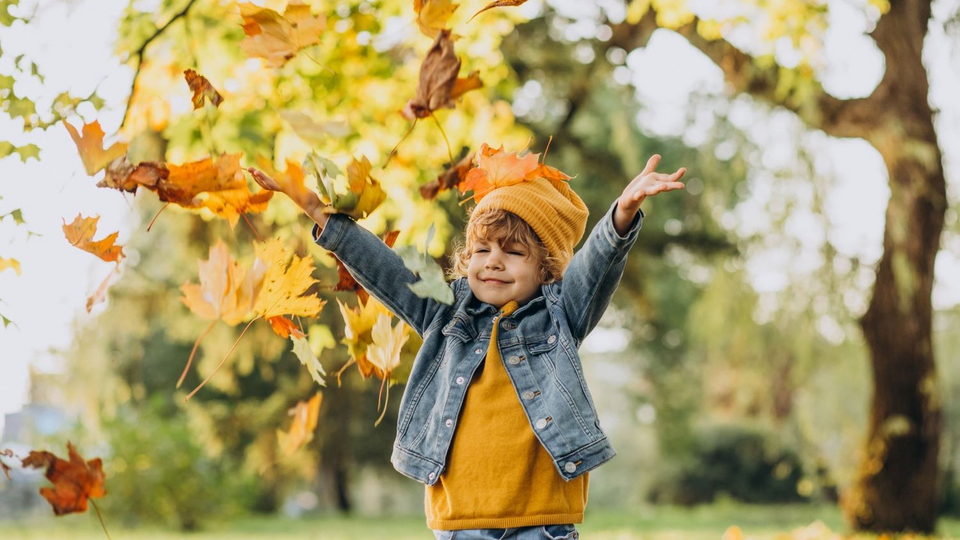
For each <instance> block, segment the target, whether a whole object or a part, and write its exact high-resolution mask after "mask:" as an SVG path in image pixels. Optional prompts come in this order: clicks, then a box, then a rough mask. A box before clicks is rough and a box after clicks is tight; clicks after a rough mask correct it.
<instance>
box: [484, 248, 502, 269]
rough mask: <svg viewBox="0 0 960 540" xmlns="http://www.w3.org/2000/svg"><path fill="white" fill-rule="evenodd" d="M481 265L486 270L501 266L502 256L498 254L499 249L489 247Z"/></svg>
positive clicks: (500, 267)
mask: <svg viewBox="0 0 960 540" xmlns="http://www.w3.org/2000/svg"><path fill="white" fill-rule="evenodd" d="M483 267H484V268H486V269H488V270H499V269H502V268H503V257H502V256H501V254H500V250H498V249H491V250H490V253H489V254H488V255H487V258H486V260H485V261H484V264H483Z"/></svg>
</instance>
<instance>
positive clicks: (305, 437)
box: [277, 392, 323, 456]
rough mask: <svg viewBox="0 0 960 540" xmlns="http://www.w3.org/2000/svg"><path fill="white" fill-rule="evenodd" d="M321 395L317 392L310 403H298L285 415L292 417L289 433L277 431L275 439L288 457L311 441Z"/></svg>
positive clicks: (318, 413)
mask: <svg viewBox="0 0 960 540" xmlns="http://www.w3.org/2000/svg"><path fill="white" fill-rule="evenodd" d="M321 401H323V394H322V393H321V392H317V393H316V394H315V395H314V396H313V397H312V398H310V401H300V402H298V403H297V404H296V406H294V407H293V408H292V409H290V410H289V411H288V413H287V414H289V415H290V416H292V417H293V422H291V423H290V431H288V432H284V431H281V430H279V429H278V430H277V439H279V441H280V448H281V449H282V450H283V453H284V454H286V455H288V456H290V455H293V453H294V452H296V451H297V450H299V449H300V448H302V447H303V446H304V445H305V444H307V443H308V442H310V441H312V440H313V432H314V431H315V430H316V429H317V420H318V419H319V418H320V402H321Z"/></svg>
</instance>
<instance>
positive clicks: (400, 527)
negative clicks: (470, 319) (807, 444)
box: [0, 504, 960, 540]
mask: <svg viewBox="0 0 960 540" xmlns="http://www.w3.org/2000/svg"><path fill="white" fill-rule="evenodd" d="M105 519H106V520H107V527H108V530H109V531H110V536H111V538H112V539H113V540H124V539H129V540H171V539H174V538H183V537H188V538H190V540H228V539H229V540H234V539H241V540H242V539H261V538H262V539H268V538H269V539H271V540H273V539H277V540H285V539H294V538H296V539H310V540H368V539H372V540H377V539H381V538H384V539H386V538H389V539H399V540H417V539H420V540H427V539H430V538H433V535H431V534H430V532H429V531H428V530H427V529H426V526H425V525H424V522H423V518H422V517H421V516H392V517H364V516H351V517H343V516H334V515H330V516H317V517H309V518H300V519H294V518H284V517H247V518H242V519H237V520H234V521H231V522H228V523H219V524H215V525H211V526H210V527H208V528H207V529H206V530H204V531H200V532H196V533H189V534H187V533H180V532H177V531H169V530H160V529H158V528H155V527H143V528H137V529H129V528H124V527H121V526H120V525H119V524H111V522H110V520H109V516H105ZM731 526H737V527H739V529H740V531H741V533H742V536H739V537H738V536H737V535H736V533H735V531H732V530H729V529H730V527H731ZM578 528H579V529H580V531H581V533H582V538H584V539H586V540H720V539H721V538H724V537H725V533H727V534H726V537H725V538H724V540H738V539H739V538H742V540H840V539H841V538H845V539H851V540H852V539H858V540H859V539H863V540H870V539H873V538H875V537H874V536H872V535H856V536H845V535H844V531H845V528H844V526H843V522H842V518H841V517H840V513H839V510H837V509H836V508H834V507H828V506H802V505H791V506H750V505H740V504H715V505H710V506H701V507H696V508H692V509H683V508H667V507H642V508H640V509H638V510H637V511H636V512H627V511H616V512H615V511H605V510H603V509H588V511H587V519H586V520H585V522H584V523H583V524H582V525H580V526H579V527H578ZM940 528H941V535H940V536H939V538H951V539H960V521H957V520H951V519H942V520H941V521H940ZM0 538H2V539H3V540H21V539H23V540H26V539H31V540H40V539H43V540H65V539H71V540H73V539H76V540H88V539H89V540H100V539H103V538H106V537H105V536H104V534H103V530H102V529H101V528H100V525H99V523H98V521H97V518H96V514H95V513H93V512H92V509H91V511H90V513H88V514H83V515H73V516H65V517H61V518H55V517H53V516H52V515H51V516H50V518H49V519H32V520H30V521H29V522H16V521H6V522H0ZM912 538H916V537H912Z"/></svg>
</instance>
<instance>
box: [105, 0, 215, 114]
mask: <svg viewBox="0 0 960 540" xmlns="http://www.w3.org/2000/svg"><path fill="white" fill-rule="evenodd" d="M196 1H197V0H189V1H188V2H187V5H185V6H184V7H183V9H182V10H180V12H179V13H177V14H175V15H174V16H173V17H171V18H170V20H169V21H167V22H166V24H164V25H163V26H161V27H159V28H157V31H156V32H154V33H153V34H152V35H151V36H150V37H148V38H147V39H146V40H144V42H143V43H142V44H141V45H140V48H139V49H137V50H136V52H134V53H133V56H134V57H135V58H136V59H137V69H136V71H135V72H134V73H133V82H131V83H130V97H129V98H127V107H126V109H124V111H123V121H122V122H120V127H121V128H123V126H124V124H126V123H127V116H128V115H129V114H130V104H131V102H132V101H133V93H134V91H135V90H136V89H137V80H138V79H139V78H140V68H141V67H143V55H144V53H146V50H147V45H150V43H151V42H153V40H155V39H157V38H158V37H160V36H161V35H162V34H163V33H164V32H165V31H166V30H167V28H169V27H170V25H171V24H173V23H174V22H176V21H177V20H178V19H181V18H183V17H186V15H187V13H188V12H189V11H190V8H192V7H193V4H195V3H196Z"/></svg>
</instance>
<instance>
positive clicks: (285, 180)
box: [257, 157, 317, 208]
mask: <svg viewBox="0 0 960 540" xmlns="http://www.w3.org/2000/svg"><path fill="white" fill-rule="evenodd" d="M257 168H259V169H260V170H262V171H263V172H264V173H266V174H267V176H269V177H271V178H273V179H274V180H275V181H276V182H277V184H280V187H281V188H282V191H283V192H284V193H285V194H286V195H287V196H289V197H290V198H291V199H293V201H294V202H295V203H297V204H298V205H299V206H300V207H301V208H303V207H304V206H307V205H309V204H311V201H313V200H315V199H314V198H315V197H316V196H317V195H316V194H315V193H314V192H312V191H310V190H309V189H308V188H307V186H306V185H305V184H304V179H305V178H306V176H305V175H304V172H303V169H302V168H301V167H300V165H298V164H297V163H296V162H293V161H290V160H287V169H286V170H285V171H282V172H281V171H278V170H276V169H274V168H273V165H272V164H271V163H270V160H268V159H266V158H262V157H261V158H258V159H257Z"/></svg>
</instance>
